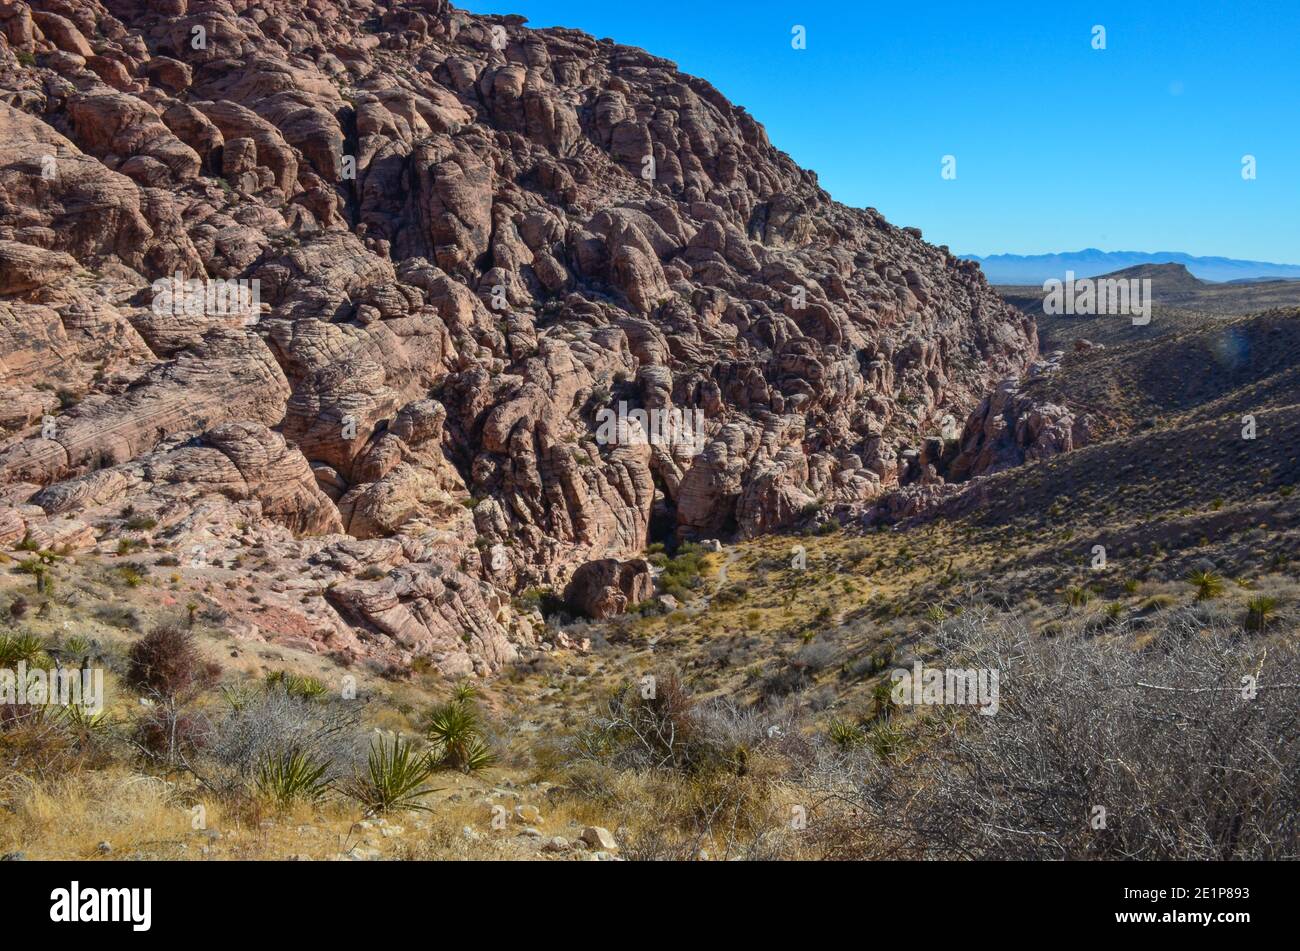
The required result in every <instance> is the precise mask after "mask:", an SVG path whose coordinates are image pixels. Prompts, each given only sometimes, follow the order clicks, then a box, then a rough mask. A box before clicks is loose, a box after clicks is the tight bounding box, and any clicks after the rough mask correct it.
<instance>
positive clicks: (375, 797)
mask: <svg viewBox="0 0 1300 951" xmlns="http://www.w3.org/2000/svg"><path fill="white" fill-rule="evenodd" d="M432 771H433V762H432V760H431V759H430V757H429V754H428V753H417V752H416V751H415V748H414V747H413V746H412V745H411V743H410V742H408V741H406V740H403V739H402V738H401V737H395V738H394V739H393V742H392V743H391V744H390V743H388V742H387V741H385V740H384V739H382V738H381V739H380V740H379V742H378V743H376V744H374V745H372V746H371V747H370V755H369V756H368V757H367V759H366V771H365V772H364V773H362V772H357V773H354V774H353V777H352V779H351V781H349V782H348V783H346V784H345V785H344V786H343V792H344V793H345V794H346V795H348V796H349V797H351V798H352V799H355V800H356V801H357V802H359V803H360V804H361V805H362V806H364V807H365V809H366V811H367V812H371V813H382V812H391V811H393V810H395V809H420V810H424V811H425V812H428V811H430V810H429V807H428V806H426V805H425V804H424V803H422V802H420V799H421V798H422V797H424V796H427V795H428V794H429V793H431V792H435V790H433V789H429V788H428V787H426V786H425V785H424V781H425V780H426V779H427V778H428V777H429V773H431V772H432Z"/></svg>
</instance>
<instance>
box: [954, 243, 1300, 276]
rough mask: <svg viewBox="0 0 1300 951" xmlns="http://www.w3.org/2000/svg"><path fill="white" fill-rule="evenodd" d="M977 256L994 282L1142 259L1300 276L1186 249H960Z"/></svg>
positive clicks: (1193, 268) (1286, 268) (1089, 271)
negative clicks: (995, 251) (986, 251)
mask: <svg viewBox="0 0 1300 951" xmlns="http://www.w3.org/2000/svg"><path fill="white" fill-rule="evenodd" d="M959 256H960V257H963V258H965V259H967V260H969V261H975V262H977V263H978V264H979V265H980V267H981V268H982V269H983V271H984V274H985V276H986V277H987V278H988V280H989V283H991V284H1037V283H1041V282H1042V281H1045V280H1048V279H1049V278H1053V277H1054V278H1058V279H1060V278H1063V277H1064V275H1065V272H1066V271H1073V272H1074V275H1075V277H1097V276H1099V275H1102V274H1108V273H1110V272H1112V271H1119V270H1123V269H1125V268H1130V267H1136V266H1138V265H1142V264H1182V265H1184V266H1186V268H1187V269H1188V270H1189V271H1190V272H1191V273H1192V274H1193V275H1194V276H1196V277H1198V278H1200V279H1201V280H1204V281H1223V282H1226V281H1256V280H1278V279H1285V280H1300V264H1276V263H1272V262H1268V261H1246V260H1241V259H1238V258H1227V257H1198V256H1197V255H1194V254H1187V253H1185V252H1183V251H1101V250H1099V249H1097V248H1084V249H1083V250H1082V251H1062V252H1060V253H1057V254H990V255H987V256H984V257H981V256H980V255H978V254H964V255H959Z"/></svg>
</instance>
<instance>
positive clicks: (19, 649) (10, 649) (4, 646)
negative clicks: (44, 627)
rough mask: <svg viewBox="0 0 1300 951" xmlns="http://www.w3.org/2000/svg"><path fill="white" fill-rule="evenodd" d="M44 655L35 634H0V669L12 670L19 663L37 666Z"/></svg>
mask: <svg viewBox="0 0 1300 951" xmlns="http://www.w3.org/2000/svg"><path fill="white" fill-rule="evenodd" d="M44 653H45V648H44V644H43V642H42V641H41V639H40V638H39V637H37V636H36V635H35V634H0V667H6V668H12V667H15V666H17V665H18V664H19V663H20V662H21V663H25V664H27V666H29V667H31V666H34V665H38V664H39V663H40V662H41V661H43V660H44V657H43V655H44Z"/></svg>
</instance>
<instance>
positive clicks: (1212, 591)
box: [1187, 571, 1223, 601]
mask: <svg viewBox="0 0 1300 951" xmlns="http://www.w3.org/2000/svg"><path fill="white" fill-rule="evenodd" d="M1187 583H1188V584H1190V585H1191V586H1192V587H1194V588H1195V589H1196V600H1197V601H1210V600H1212V599H1214V598H1217V597H1218V596H1219V595H1221V594H1223V577H1222V575H1218V574H1215V573H1214V572H1213V571H1193V572H1192V573H1191V574H1189V575H1188V576H1187Z"/></svg>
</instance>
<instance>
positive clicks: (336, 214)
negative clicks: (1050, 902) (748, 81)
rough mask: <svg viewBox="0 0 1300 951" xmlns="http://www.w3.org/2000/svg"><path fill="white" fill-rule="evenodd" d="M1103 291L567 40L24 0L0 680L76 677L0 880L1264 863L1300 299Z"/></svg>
mask: <svg viewBox="0 0 1300 951" xmlns="http://www.w3.org/2000/svg"><path fill="white" fill-rule="evenodd" d="M1115 277H1116V279H1123V280H1129V279H1133V280H1138V281H1142V280H1150V281H1151V282H1152V286H1153V287H1154V305H1153V313H1152V319H1151V321H1150V322H1149V323H1147V324H1144V325H1140V326H1139V325H1135V324H1133V323H1132V322H1130V321H1129V320H1128V318H1127V317H1125V316H1097V317H1090V316H1074V315H1070V316H1059V315H1050V314H1047V313H1045V312H1044V311H1043V309H1042V300H1043V297H1042V294H1043V292H1042V289H1041V288H998V289H995V288H992V287H990V286H989V284H988V283H987V281H986V280H985V278H984V276H983V275H982V273H981V272H980V269H979V267H978V266H977V265H975V264H974V263H972V262H969V261H964V260H961V259H958V258H956V257H954V256H953V255H952V254H950V253H949V251H948V249H947V248H946V247H942V246H935V245H932V244H929V243H927V242H926V241H925V240H923V238H922V235H921V233H920V232H919V231H918V230H917V229H915V228H909V227H899V226H896V225H894V224H891V223H890V222H888V221H886V220H885V219H884V218H883V217H882V216H881V215H880V214H879V213H877V212H876V211H875V210H874V209H870V208H867V209H855V208H849V207H846V206H844V205H841V204H838V203H836V202H834V201H832V200H831V199H830V197H829V196H828V195H827V193H826V192H825V191H824V190H823V189H821V188H820V187H819V185H818V182H817V178H816V175H815V174H814V173H812V172H810V171H807V170H804V169H801V168H799V167H798V166H797V165H795V164H794V162H793V161H792V160H791V159H790V157H789V156H788V155H786V154H785V153H783V152H781V151H780V150H779V149H778V148H776V147H774V145H773V144H772V143H770V142H769V141H768V138H767V134H766V133H765V131H764V129H763V127H762V125H760V124H759V123H758V122H757V121H756V120H755V118H754V117H753V116H751V115H750V114H749V113H747V112H746V111H745V109H744V108H742V107H741V106H739V105H735V104H732V103H730V102H728V101H727V100H726V99H725V98H724V97H723V96H722V95H720V94H719V92H718V91H717V90H716V89H714V88H713V87H712V86H711V85H710V84H709V83H708V82H707V81H706V80H704V79H701V78H698V77H694V76H690V75H686V74H684V73H682V72H681V71H679V70H678V69H677V67H676V66H675V65H674V64H673V63H672V62H669V61H667V60H664V59H661V58H659V57H656V56H654V55H652V54H651V53H648V52H645V51H643V50H640V49H636V48H632V47H627V46H621V45H618V44H617V43H615V42H613V41H611V40H606V39H601V40H597V39H595V38H593V37H591V36H588V35H586V34H583V33H580V32H577V31H574V30H568V29H541V30H535V29H531V28H529V27H528V25H527V23H526V22H525V21H524V19H523V18H521V17H517V16H478V15H472V14H469V13H466V12H464V11H460V10H457V9H455V8H453V7H452V6H451V5H450V4H448V3H446V2H444V0H418V2H382V3H381V2H369V0H311V2H289V0H266V2H262V3H256V4H254V3H247V2H242V0H233V2H226V0H216V2H191V0H148V2H146V0H103V2H99V0H26V2H25V0H0V384H2V385H3V391H4V396H5V399H4V400H3V404H2V405H0V675H2V674H3V672H5V671H12V670H17V669H19V667H20V665H21V669H23V670H25V671H28V672H32V671H36V672H38V676H39V677H46V678H50V677H54V676H56V675H59V674H60V673H61V672H66V673H69V674H75V675H76V676H80V675H81V674H82V673H83V672H84V673H85V675H86V676H87V677H92V675H93V676H102V678H103V682H102V685H101V688H100V690H99V694H98V696H99V700H100V701H102V702H100V703H99V704H98V705H97V706H96V708H95V709H88V708H83V707H80V706H76V705H73V706H67V707H64V708H55V707H54V706H52V705H48V704H45V703H43V702H42V701H41V700H40V699H39V698H38V699H32V698H30V697H28V698H26V699H16V698H9V697H8V696H5V697H4V698H3V702H2V703H0V762H3V764H4V769H3V770H0V855H2V856H4V857H6V858H33V859H50V858H63V859H99V858H107V859H115V858H146V859H194V860H198V859H284V858H302V859H378V858H398V859H460V858H493V859H530V860H549V861H564V860H573V859H578V858H585V859H597V860H609V859H679V860H696V859H734V858H749V859H841V858H854V859H863V858H872V859H930V858H944V859H954V858H1000V859H1007V858H1029V859H1059V858H1107V859H1133V858H1144V859H1188V858H1192V859H1239V858H1295V857H1297V855H1300V851H1298V850H1300V826H1298V825H1297V822H1298V821H1300V820H1297V816H1300V808H1297V807H1298V806H1300V802H1297V790H1300V782H1298V781H1297V779H1298V777H1300V772H1298V770H1300V744H1297V743H1296V742H1295V737H1296V735H1297V727H1298V723H1297V716H1298V712H1297V711H1298V709H1300V708H1297V706H1296V704H1295V703H1294V699H1295V693H1294V690H1295V685H1296V684H1297V682H1300V655H1298V654H1297V649H1296V631H1297V623H1298V621H1300V615H1297V613H1296V610H1297V609H1296V603H1297V595H1298V594H1300V588H1298V587H1297V582H1296V578H1295V564H1296V559H1297V558H1300V518H1298V517H1300V509H1298V508H1297V505H1298V502H1297V496H1296V495H1295V494H1294V489H1295V486H1296V484H1297V482H1300V465H1298V462H1300V460H1298V458H1297V454H1298V453H1300V422H1298V421H1297V420H1300V416H1297V409H1298V408H1300V387H1298V386H1297V373H1300V370H1298V369H1297V359H1296V358H1297V357H1298V356H1300V311H1297V310H1296V305H1297V303H1298V301H1297V299H1296V297H1295V296H1294V294H1295V293H1297V288H1300V284H1287V283H1286V282H1277V284H1276V286H1275V285H1273V284H1242V285H1212V284H1208V283H1205V282H1200V281H1197V280H1196V279H1195V278H1192V277H1191V275H1190V274H1188V273H1187V272H1186V271H1185V270H1183V269H1181V268H1180V267H1179V266H1177V265H1159V266H1148V267H1142V268H1138V269H1135V270H1134V271H1133V273H1121V274H1118V275H1115ZM1040 338H1041V340H1042V346H1041V347H1040ZM1040 350H1041V352H1040ZM611 418H616V419H617V420H619V424H618V425H610V420H611ZM625 420H630V421H631V422H629V423H628V424H627V425H624V421H625ZM925 668H929V669H931V670H942V671H947V672H948V673H949V674H950V675H951V674H952V672H954V671H956V672H958V673H961V672H963V671H967V670H969V671H970V673H971V676H972V678H974V679H972V681H971V682H970V687H971V689H972V690H973V691H975V692H974V693H972V694H971V695H970V696H969V697H967V696H966V695H965V694H963V695H962V696H963V699H962V700H959V701H956V702H949V701H942V702H931V701H930V700H927V699H924V698H923V696H922V695H921V692H920V689H919V686H918V692H917V694H916V695H915V697H913V695H911V694H910V693H909V694H907V695H906V696H905V697H904V695H902V694H900V693H899V691H898V689H897V685H898V684H899V682H900V677H899V675H900V674H901V675H903V677H904V678H906V677H908V676H911V673H910V672H911V671H916V672H917V675H918V676H919V675H920V673H921V672H922V671H923V669H925ZM995 675H996V678H997V679H990V678H991V677H994V676H995ZM981 677H982V678H984V679H979V678H981ZM1243 678H1245V681H1243ZM87 682H90V681H87ZM1243 682H1248V683H1249V685H1250V690H1245V691H1244V692H1243V687H1242V684H1243ZM977 688H978V689H977ZM4 689H6V687H5V682H3V680H2V679H0V692H2V691H3V690H4ZM1252 691H1253V692H1252ZM1247 694H1249V696H1247ZM1261 750H1263V751H1267V755H1260V752H1259V751H1261ZM1099 806H1104V810H1103V811H1104V812H1106V814H1107V815H1109V816H1110V821H1109V824H1107V823H1106V822H1102V823H1101V825H1096V824H1095V823H1094V821H1093V820H1095V817H1096V812H1095V810H1096V809H1097V808H1098V807H1099Z"/></svg>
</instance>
